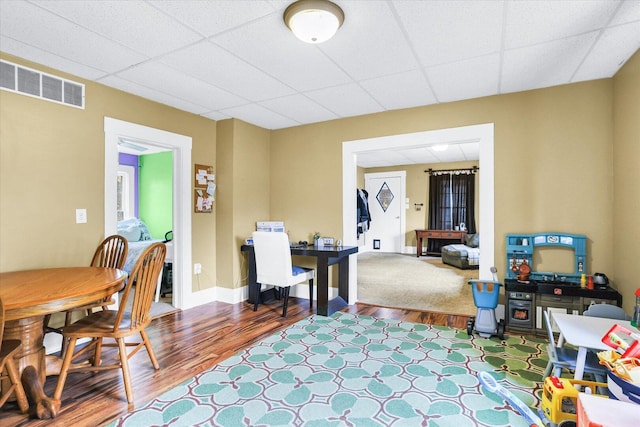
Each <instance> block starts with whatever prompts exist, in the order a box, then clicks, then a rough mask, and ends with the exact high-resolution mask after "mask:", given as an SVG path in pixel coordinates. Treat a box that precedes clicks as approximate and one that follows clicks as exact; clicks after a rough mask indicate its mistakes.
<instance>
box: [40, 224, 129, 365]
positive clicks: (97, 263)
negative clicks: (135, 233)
mask: <svg viewBox="0 0 640 427" xmlns="http://www.w3.org/2000/svg"><path fill="white" fill-rule="evenodd" d="M128 251H129V244H128V242H127V239H125V238H124V237H122V236H119V235H117V234H116V235H113V236H109V237H107V238H106V239H104V240H103V241H102V243H100V245H98V247H97V248H96V251H95V253H94V254H93V259H92V260H91V266H93V267H109V268H118V269H122V267H124V263H125V261H126V260H127V253H128ZM114 303H115V301H114V300H113V298H112V297H107V298H104V299H102V300H100V301H96V302H94V303H91V304H87V305H83V306H80V307H75V308H73V309H71V310H67V311H65V312H64V313H65V317H64V326H63V327H62V328H53V327H51V326H49V321H50V319H51V315H50V314H49V315H47V316H45V318H44V333H47V332H55V333H58V334H62V331H63V330H64V328H66V327H67V326H69V325H70V324H71V315H72V314H73V312H74V311H86V312H87V315H89V314H91V313H92V312H93V309H94V308H102V310H107V309H108V308H109V305H111V304H114ZM64 344H65V343H64V340H63V341H62V350H61V352H60V354H64Z"/></svg>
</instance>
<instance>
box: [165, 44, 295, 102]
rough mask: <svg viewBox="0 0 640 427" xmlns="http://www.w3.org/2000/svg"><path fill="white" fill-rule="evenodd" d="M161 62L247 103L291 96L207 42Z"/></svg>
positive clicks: (249, 66) (269, 79) (251, 68)
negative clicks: (245, 100) (236, 96)
mask: <svg viewBox="0 0 640 427" xmlns="http://www.w3.org/2000/svg"><path fill="white" fill-rule="evenodd" d="M161 61H162V62H163V63H165V64H167V65H170V66H171V67H172V68H174V69H176V70H180V71H182V72H183V73H185V74H188V75H191V76H193V77H196V78H198V79H200V80H202V81H204V82H208V83H210V84H212V85H215V86H218V87H220V88H223V89H225V90H227V91H229V92H231V93H235V94H237V95H238V96H240V97H242V98H245V99H247V100H251V101H263V100H265V99H271V98H277V97H281V96H286V95H291V94H293V93H294V91H293V89H291V88H290V87H288V86H285V85H284V84H282V83H280V82H279V81H277V80H276V79H274V78H273V77H271V76H269V75H267V74H265V73H264V72H262V71H261V70H259V69H258V68H257V67H255V66H254V65H251V64H248V63H246V62H244V61H242V60H241V59H239V58H238V57H236V56H235V55H232V54H230V53H229V52H227V51H226V50H224V49H222V48H220V47H219V46H216V45H214V44H212V43H210V42H208V41H204V42H201V43H197V44H195V45H193V46H189V47H186V48H184V49H182V50H180V51H178V52H174V53H171V54H169V55H166V56H164V57H162V58H161Z"/></svg>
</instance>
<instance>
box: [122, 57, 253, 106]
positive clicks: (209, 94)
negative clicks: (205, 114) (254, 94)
mask: <svg viewBox="0 0 640 427" xmlns="http://www.w3.org/2000/svg"><path fill="white" fill-rule="evenodd" d="M118 76H119V77H121V78H123V79H125V80H129V81H131V82H134V83H137V84H139V85H141V86H147V87H155V88H161V92H164V93H166V94H168V95H172V96H175V97H178V98H181V99H184V100H190V101H191V102H193V103H195V104H198V105H201V106H203V107H206V108H207V109H208V110H219V109H224V108H229V107H235V106H237V105H243V104H245V103H246V101H245V100H243V99H242V98H240V97H238V96H236V95H233V94H231V93H229V92H227V91H224V90H221V89H219V88H217V87H215V86H211V85H209V84H207V83H204V82H202V81H201V80H197V79H195V78H193V77H191V76H188V75H186V74H182V73H176V72H175V70H172V69H171V68H170V67H168V66H166V65H164V64H160V63H150V62H147V63H144V64H140V65H137V66H135V67H131V68H128V69H126V70H124V71H122V72H120V73H118Z"/></svg>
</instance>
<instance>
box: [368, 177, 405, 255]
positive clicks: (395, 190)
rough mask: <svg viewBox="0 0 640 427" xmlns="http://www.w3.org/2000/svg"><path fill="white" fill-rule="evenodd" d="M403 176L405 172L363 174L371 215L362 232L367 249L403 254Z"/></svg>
mask: <svg viewBox="0 0 640 427" xmlns="http://www.w3.org/2000/svg"><path fill="white" fill-rule="evenodd" d="M405 177H406V175H405V171H398V172H381V173H370V174H365V176H364V182H365V190H367V192H368V193H369V214H370V216H371V225H370V227H369V231H368V232H367V233H365V238H366V248H367V250H373V251H377V252H395V253H402V246H403V240H402V239H403V237H404V213H405V212H404V205H405V201H404V179H405Z"/></svg>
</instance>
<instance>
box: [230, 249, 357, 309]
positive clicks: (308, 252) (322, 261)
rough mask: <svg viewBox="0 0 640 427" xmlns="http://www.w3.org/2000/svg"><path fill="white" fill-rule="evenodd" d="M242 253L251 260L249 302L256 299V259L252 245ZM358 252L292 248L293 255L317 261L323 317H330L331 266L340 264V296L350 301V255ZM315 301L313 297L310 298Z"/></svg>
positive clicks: (319, 297) (352, 250)
mask: <svg viewBox="0 0 640 427" xmlns="http://www.w3.org/2000/svg"><path fill="white" fill-rule="evenodd" d="M241 250H242V252H247V254H248V258H249V260H248V261H249V262H248V265H249V277H248V278H247V285H248V286H249V302H250V303H253V302H254V301H255V298H256V296H257V295H256V258H255V253H254V252H253V246H252V245H242V247H241ZM357 252H358V247H357V246H319V247H315V246H306V247H303V248H291V255H301V256H310V257H315V258H316V259H317V261H316V280H315V282H316V289H317V290H318V300H317V308H316V312H317V313H318V314H320V315H322V316H328V315H329V266H330V265H333V264H338V295H340V297H341V298H342V299H344V300H345V301H347V302H348V301H349V255H352V254H355V253H357ZM310 298H311V300H313V295H311V296H310Z"/></svg>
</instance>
